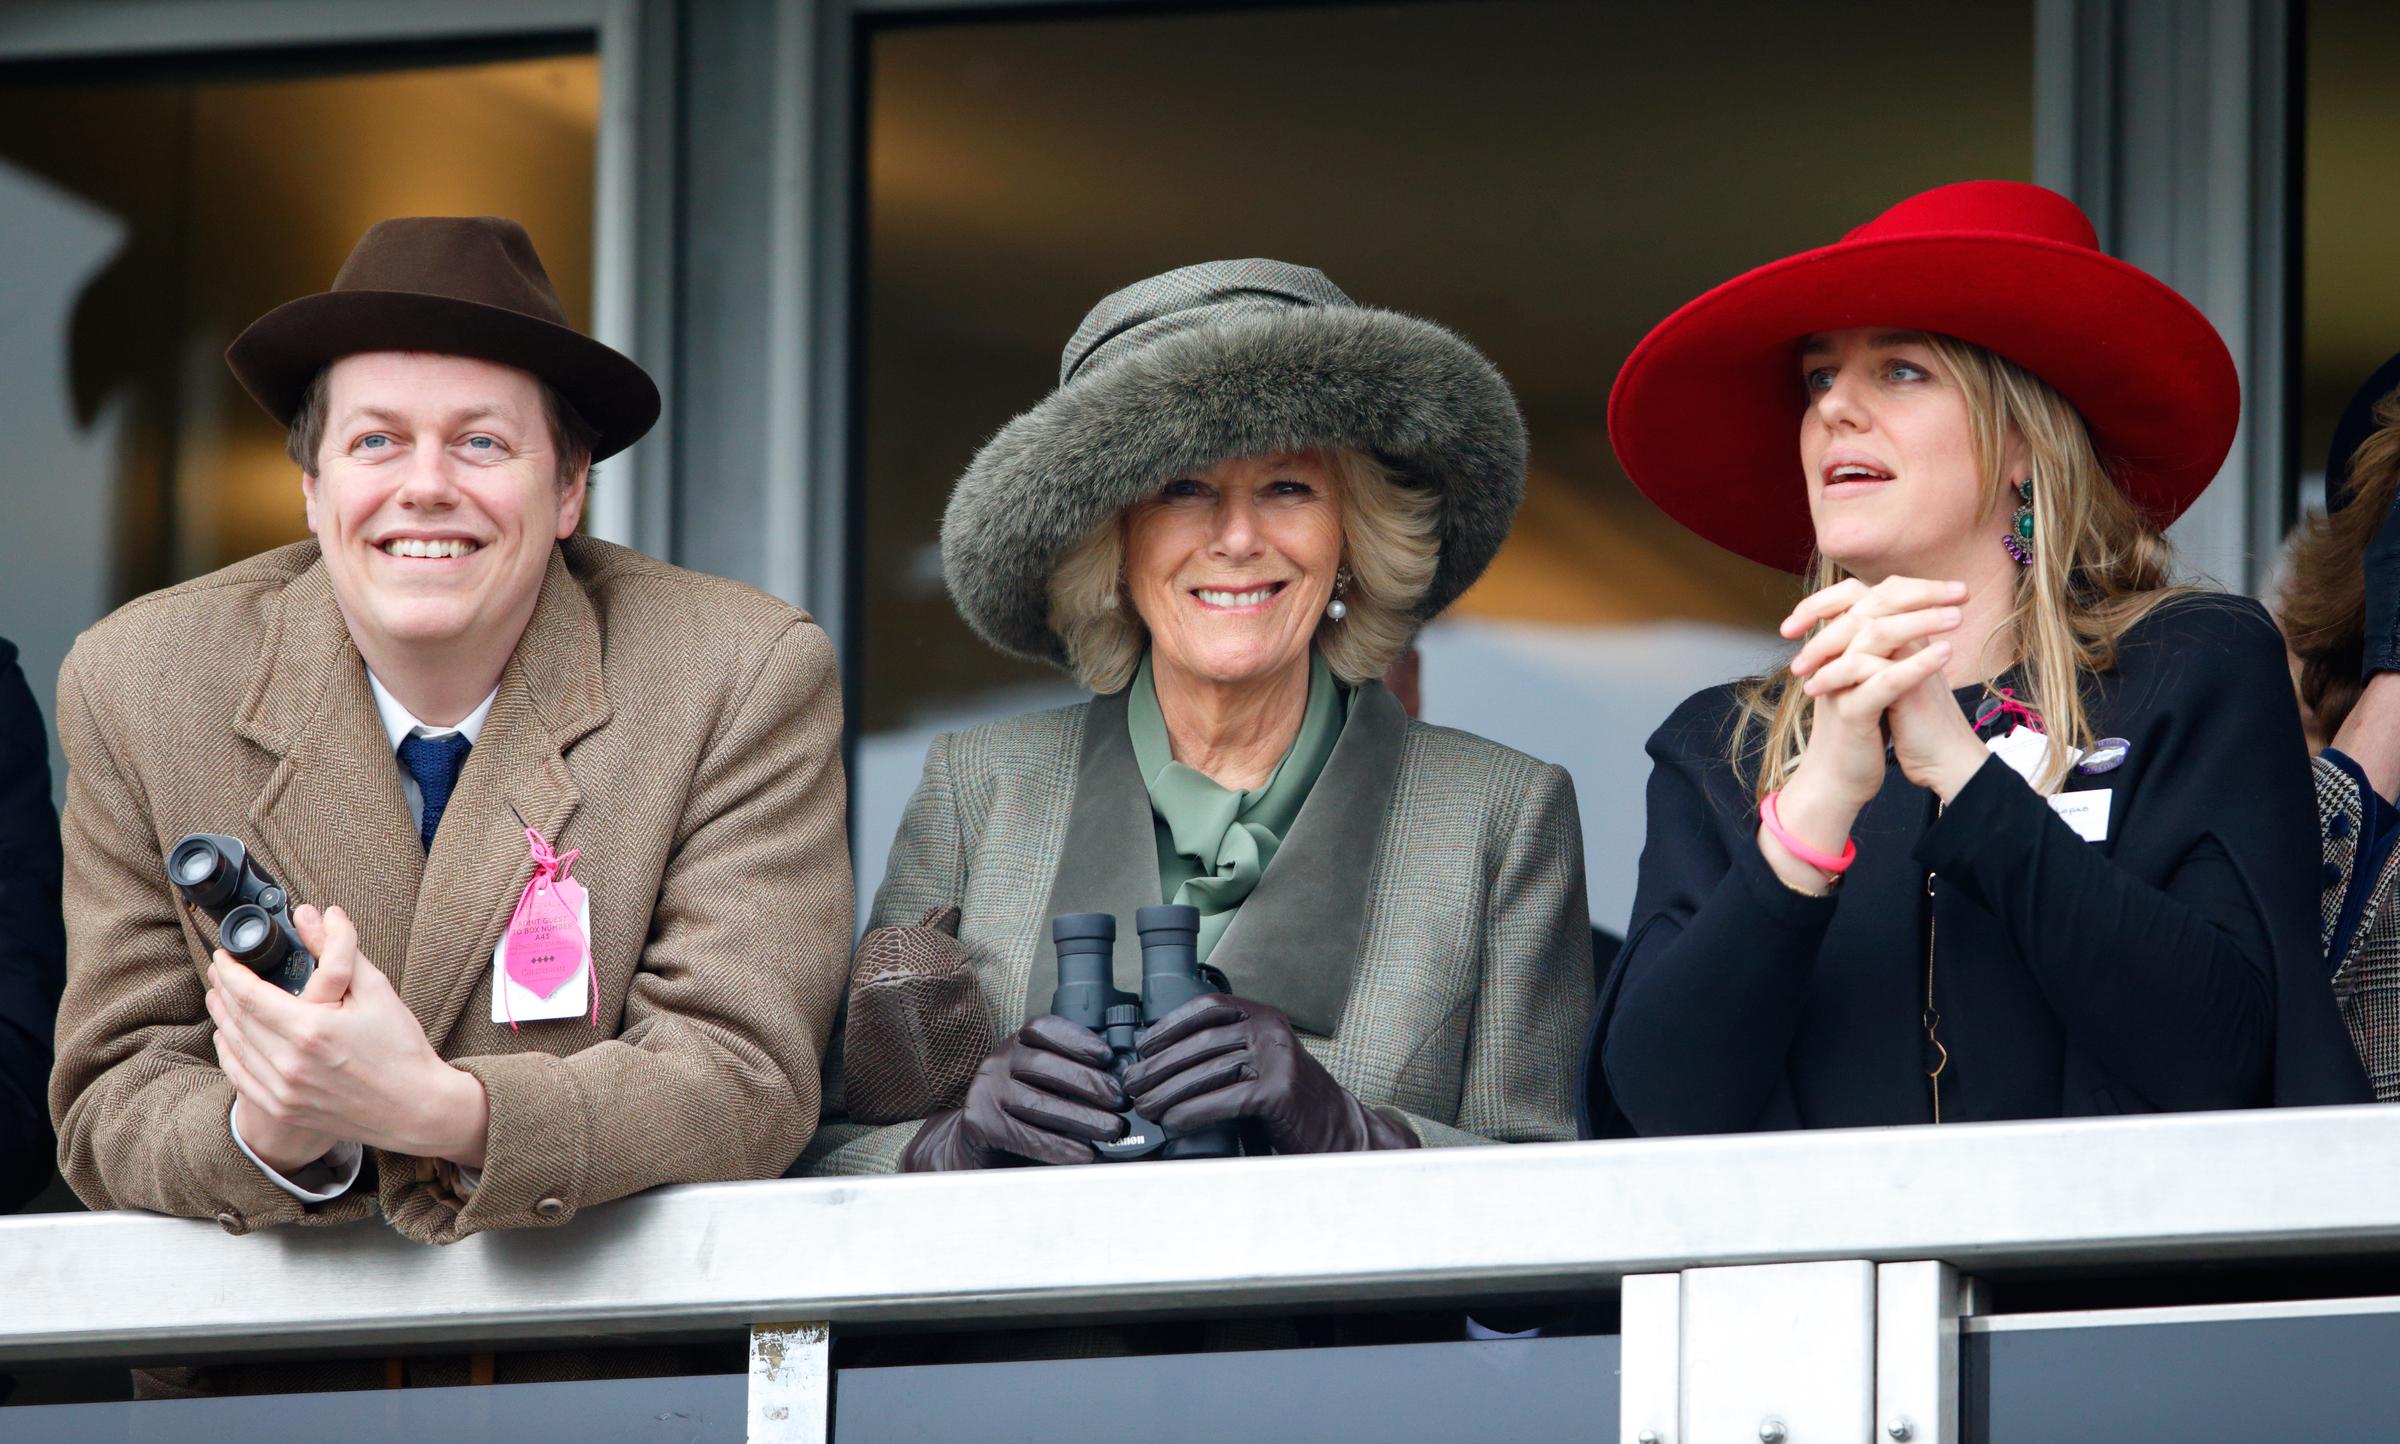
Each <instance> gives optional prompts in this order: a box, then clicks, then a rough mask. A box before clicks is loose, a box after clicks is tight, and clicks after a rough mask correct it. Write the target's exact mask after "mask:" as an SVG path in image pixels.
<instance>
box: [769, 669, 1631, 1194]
mask: <svg viewBox="0 0 2400 1444" xmlns="http://www.w3.org/2000/svg"><path fill="white" fill-rule="evenodd" d="M1158 901H1159V885H1158V855H1157V850H1156V843H1155V840H1154V833H1153V828H1152V822H1151V812H1150V802H1149V795H1148V793H1147V792H1146V790H1145V789H1144V788H1143V786H1142V781H1141V776H1140V773H1139V771H1138V769H1137V768H1136V766H1135V764H1134V761H1133V748H1132V743H1131V740H1130V737H1129V735H1128V733H1127V731H1126V725H1125V697H1124V694H1123V693H1116V694H1113V695H1111V696H1106V697H1100V698H1097V699H1095V700H1093V701H1091V702H1088V703H1085V704H1083V705H1080V706H1075V707H1067V708H1062V709H1059V710H1056V711H1050V712H1037V713H1032V714H1030V715H1027V716H1022V717H1012V718H1009V719H1007V720H1005V721H1000V722H994V723H989V724H986V725H984V726H981V727H976V728H972V729H969V730H966V731H962V732H954V733H948V734H945V735H943V736H941V737H939V738H936V739H935V740H934V743H933V746H932V748H931V750H930V751H929V752H928V753H927V755H926V759H925V774H924V778H923V780H922V781H921V782H919V783H918V785H917V791H916V795H915V796H914V797H912V798H911V799H910V801H909V805H908V810H907V812H906V813H905V814H904V815H903V817H902V818H901V822H900V832H899V836H898V838H897V839H896V840H895V841H894V843H893V845H892V853H891V862H890V866H889V869H888V871H887V872H886V874H885V877H884V883H883V887H882V889H881V890H880V891H879V892H878V893H877V894H876V897H875V908H874V915H873V918H872V919H871V924H870V925H871V926H876V927H881V926H885V925H888V924H894V923H914V922H916V921H918V920H919V919H920V918H922V917H924V916H925V914H926V913H927V912H928V911H929V910H932V909H935V908H941V907H949V906H955V907H958V908H959V909H960V910H961V913H962V920H961V923H960V926H959V937H960V940H961V941H962V942H963V943H964V944H965V946H966V949H967V953H968V956H969V957H970V958H971V959H972V961H973V963H974V966H975V971H976V975H977V979H978V981H979V983H980V984H981V987H982V991H983V995H984V999H985V1004H986V1007H987V1010H988V1011H989V1014H990V1018H989V1022H990V1028H991V1039H992V1042H993V1043H994V1044H995V1045H997V1044H998V1043H999V1041H1000V1040H1001V1039H1002V1038H1004V1037H1006V1036H1007V1034H1008V1033H1009V1032H1011V1031H1013V1030H1014V1029H1015V1028H1016V1027H1017V1026H1018V1025H1019V1024H1021V1023H1022V1022H1023V1021H1024V1020H1025V1019H1026V1018H1027V1017H1028V1016H1030V1015H1032V1014H1034V1013H1038V1012H1042V1011H1046V1010H1047V1008H1048V1006H1049V996H1050V990H1051V988H1052V986H1053V984H1054V983H1055V980H1056V959H1055V957H1054V956H1053V955H1052V954H1051V952H1050V950H1049V947H1048V937H1049V921H1050V919H1051V918H1052V917H1053V916H1054V915H1056V914H1059V913H1063V912H1080V911H1087V910H1088V911H1107V912H1113V913H1116V914H1117V915H1119V916H1120V917H1121V918H1124V919H1126V920H1127V925H1124V926H1121V928H1120V933H1119V939H1118V944H1117V946H1118V953H1117V958H1116V975H1117V986H1119V987H1125V988H1134V987H1138V986H1139V981H1138V980H1139V944H1138V942H1137V941H1136V940H1135V939H1134V937H1133V936H1132V928H1131V927H1130V925H1129V924H1130V918H1131V915H1132V912H1133V910H1134V908H1136V907H1139V906H1146V905H1149V904H1154V903H1156V902H1158ZM1591 936H1592V935H1591V926H1590V922H1589V919H1588V916H1587V909H1586V904H1585V900H1584V883H1583V843H1582V830H1581V826H1580V824H1579V822H1578V819H1577V815H1576V810H1575V789H1574V784H1573V783H1572V782H1571V781H1570V780H1569V779H1568V777H1567V775H1566V773H1565V771H1564V770H1563V769H1561V768H1558V767H1555V766H1551V765H1549V764H1547V763H1543V762H1538V761H1536V760H1534V759H1533V758H1530V757H1527V756H1525V755H1523V754H1522V753H1518V752H1513V751H1511V750H1509V749H1508V748H1505V747H1502V746H1500V745H1499V744H1497V743H1494V742H1488V741H1485V740H1484V739H1482V738H1480V737H1474V736H1470V735H1468V734H1466V733H1463V732H1454V731H1451V730H1449V729H1447V728H1442V727H1432V726H1427V725H1425V724H1423V723H1418V722H1412V721H1410V720H1408V718H1407V716H1406V715H1405V714H1404V713H1403V712H1402V711H1401V708H1400V704H1399V703H1398V701H1396V700H1395V699H1394V698H1393V697H1392V695H1391V693H1389V692H1387V691H1385V690H1384V689H1383V688H1382V687H1381V686H1379V685H1372V684H1371V685H1369V686H1367V687H1365V688H1362V689H1361V690H1360V692H1359V694H1358V696H1357V697H1356V698H1355V700H1354V702H1353V705H1352V707H1351V712H1350V718H1349V721H1348V723H1347V725H1346V726H1345V727H1344V729H1343V732H1342V736H1341V740H1340V741H1339V742H1338V743H1337V744H1336V745H1335V748H1334V753H1333V757H1332V758H1331V760H1330V761H1328V763H1327V764H1326V768H1325V772H1324V774H1323V775H1322V776H1321V777H1320V778H1319V779H1318V780H1317V783H1316V786H1315V788H1314V789H1313V790H1312V791H1311V792H1310V794H1309V798H1308V802H1307V803H1306V805H1305V806H1304V807H1303V808H1302V810H1301V813H1300V816H1299V818H1298V819H1297V820H1296V821H1295V822H1294V823H1293V825H1292V828H1291V832H1290V835H1289V836H1288V837H1286V838H1285V839H1284V842H1283V845H1282V847H1281V848H1280V849H1279V850H1278V851H1277V852H1276V854H1275V859H1274V862H1273V863H1272V865H1271V866H1270V867H1269V868H1268V870H1267V873H1266V876H1265V877H1264V878H1262V879H1261V880H1260V882H1259V885H1258V888H1257V890H1256V891H1255V892H1253V893H1252V894H1251V895H1250V898H1249V900H1248V901H1247V902H1246V903H1245V904H1244V905H1243V907H1242V911H1241V914H1240V916H1239V917H1237V918H1236V919H1235V921H1234V923H1233V926H1232V927H1231V928H1230V929H1228V930H1227V932H1226V934H1225V937H1224V939H1223V941H1222V942H1220V943H1219V944H1218V946H1217V948H1216V951H1215V953H1214V955H1213V957H1212V958H1211V962H1213V963H1214V964H1215V965H1216V966H1218V967H1221V968H1223V969H1224V970H1225V973H1226V975H1227V976H1228V978H1229V979H1230V980H1231V982H1232V985H1233V990H1234V991H1235V992H1236V993H1239V994H1241V995H1243V996H1246V997H1252V998H1256V999H1258V1000H1259V1001H1261V1002H1265V1003H1270V1004H1272V1005H1274V1006H1276V1007H1278V1008H1281V1009H1282V1010H1283V1011H1284V1013H1285V1014H1286V1015H1288V1016H1289V1017H1290V1018H1291V1020H1292V1024H1293V1027H1294V1028H1295V1029H1296V1030H1297V1031H1298V1032H1299V1033H1300V1035H1301V1038H1302V1040H1303V1042H1304V1044H1305V1045H1306V1046H1307V1047H1309V1048H1310V1049H1311V1051H1312V1052H1314V1053H1315V1054H1316V1056H1317V1057H1318V1058H1320V1059H1321V1060H1323V1061H1324V1063H1325V1065H1326V1067H1327V1068H1328V1070H1330V1071H1331V1072H1332V1074H1333V1076H1334V1077H1335V1078H1336V1079H1338V1080H1340V1082H1341V1083H1342V1085H1343V1086H1344V1087H1346V1088H1348V1089H1350V1090H1351V1091H1352V1092H1353V1093H1355V1094H1356V1095H1357V1096H1358V1097H1359V1098H1360V1100H1361V1101H1363V1102H1365V1103H1367V1104H1369V1105H1371V1106H1376V1107H1380V1108H1382V1109H1384V1110H1385V1111H1386V1112H1389V1113H1393V1114H1395V1115H1397V1116H1399V1117H1401V1118H1403V1119H1404V1120H1405V1121H1406V1122H1407V1123H1408V1125H1409V1126H1410V1127H1411V1128H1413V1129H1414V1130H1415V1132H1416V1133H1417V1136H1418V1137H1419V1138H1420V1139H1422V1140H1423V1141H1424V1142H1425V1143H1427V1144H1429V1145H1445V1144H1474V1143H1486V1142H1494V1141H1499V1142H1531V1141H1535V1140H1542V1139H1565V1138H1572V1137H1573V1136H1574V1133H1575V1120H1574V1107H1573V1089H1574V1081H1575V1060H1576V1051H1577V1049H1578V1048H1579V1047H1580V1045H1581V1042H1582V1038H1583V1034H1584V1031H1585V1029H1586V1028H1587V1027H1588V1026H1589V1023H1590V1019H1591V1011H1592V957H1591ZM916 1128H917V1125H916V1124H915V1123H902V1124H896V1125H892V1126H890V1127H885V1128H880V1129H870V1128H867V1127H866V1126H864V1125H860V1124H854V1123H845V1122H842V1121H839V1120H832V1119H829V1120H828V1121H827V1123H826V1125H825V1127H824V1128H823V1129H822V1130H821V1131H820V1133H819V1135H818V1141H817V1143H816V1144H814V1145H813V1146H812V1147H811V1148H810V1151H809V1154H808V1156H807V1158H806V1160H804V1162H805V1166H806V1169H807V1171H809V1172H813V1173H819V1174H849V1173H871V1172H883V1171H888V1170H890V1169H892V1168H894V1167H896V1166H897V1164H898V1160H899V1157H900V1153H901V1150H902V1149H903V1148H905V1147H906V1146H907V1143H908V1140H909V1139H910V1138H911V1137H913V1136H914V1135H915V1132H916Z"/></svg>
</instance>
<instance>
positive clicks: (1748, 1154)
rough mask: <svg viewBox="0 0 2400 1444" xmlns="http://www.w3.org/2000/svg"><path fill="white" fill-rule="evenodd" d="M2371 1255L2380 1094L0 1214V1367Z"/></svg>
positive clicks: (2395, 1186)
mask: <svg viewBox="0 0 2400 1444" xmlns="http://www.w3.org/2000/svg"><path fill="white" fill-rule="evenodd" d="M2377 1253H2389V1254H2391V1255H2393V1256H2395V1257H2400V1110H2396V1109H2384V1108H2376V1107H2363V1108H2338V1109H2307V1110H2292V1111H2285V1112H2279V1113H2264V1112H2255V1113H2218V1114H2184V1115H2176V1116H2167V1117H2150V1118H2138V1119H2110V1120H2080V1121H2067V1122H2042V1123H2001V1124H1973V1125H1960V1126H1945V1127H1942V1128H1894V1129H1862V1130H1849V1131H1839V1132H1826V1133H1815V1134H1805V1135H1803V1134H1767V1135H1748V1136H1739V1137H1724V1138H1693V1139H1666V1140H1645V1141H1639V1142H1627V1143H1581V1144H1552V1145H1538V1146H1522V1147H1510V1148H1477V1149H1458V1150H1423V1151H1412V1152H1406V1153H1389V1154H1370V1155H1356V1156H1340V1157H1320V1158H1279V1159H1252V1160H1240V1161H1230V1162H1217V1163H1198V1162H1195V1163H1174V1164H1155V1165H1144V1166H1132V1167H1095V1168H1082V1169H1025V1170H1017V1171H1012V1172H1007V1173H996V1174H954V1175H933V1176H915V1177H902V1178H874V1179H830V1180H791V1181H779V1182H763V1183H737V1184H708V1185H699V1186H692V1187H682V1188H669V1189H661V1190H658V1191H657V1192H654V1193H651V1194H647V1195H644V1196H641V1197H638V1198H634V1199H629V1200H626V1201H624V1202H621V1203H617V1204H613V1205H609V1206H606V1207H600V1208H594V1209H590V1210H587V1211H585V1212H584V1213H583V1214H582V1215H581V1216H580V1217H578V1218H576V1219H574V1220H573V1221H571V1222H570V1223H568V1224H567V1225H565V1226H563V1227H559V1228H555V1229H543V1230H536V1231H529V1232H519V1233H506V1234H487V1235H482V1236H479V1237H476V1238H471V1239H468V1240H466V1241H464V1242H462V1243H459V1244H455V1245H452V1246H450V1247H447V1248H427V1247H424V1246H421V1245H417V1244H413V1243H410V1242H408V1241H407V1240H405V1239H403V1238H401V1237H400V1236H399V1235H397V1234H395V1233H393V1232H392V1231H391V1230H390V1229H388V1228H384V1227H381V1226H379V1225H375V1224H362V1225H358V1226H353V1227H348V1228H341V1229H331V1230H322V1231H320V1230H315V1229H296V1228H294V1229H281V1230H275V1231H272V1232H268V1233H264V1234H256V1235H251V1236H247V1237H240V1238H236V1237H232V1236H229V1235H227V1234H225V1233H223V1232H221V1231H220V1230H219V1229H218V1228H217V1227H216V1226H215V1225H214V1224H213V1223H207V1222H198V1221H188V1220H177V1219H166V1218H158V1217H153V1216H149V1215H143V1214H132V1213H114V1214H51V1215H32V1216H21V1217H15V1218H7V1219H0V1362H26V1361H35V1360H47V1361H57V1360H65V1359H89V1358H109V1357H113V1358H124V1357H136V1356H139V1357H148V1358H162V1357H175V1358H192V1359H200V1358H211V1357H242V1356H271V1357H290V1356H292V1355H293V1354H295V1353H296V1352H303V1351H307V1352H314V1351H331V1350H342V1349H374V1348H383V1347H389V1346H404V1345H431V1344H440V1343H451V1344H463V1343H470V1342H471V1343H475V1344H478V1345H484V1346H489V1345H492V1344H499V1343H512V1344H534V1343H556V1342H566V1341H579V1340H588V1339H591V1338H593V1337H595V1336H603V1337H610V1338H615V1339H619V1340H627V1341H632V1340H641V1339H656V1338H668V1337H689V1336H691V1335H693V1334H695V1333H701V1332H708V1331H716V1330H738V1329H743V1328H747V1327H749V1326H751V1325H754V1324H758V1323H761V1322H764V1321H771V1320H782V1319H811V1320H823V1321H830V1322H832V1323H833V1324H835V1325H836V1326H840V1325H843V1324H849V1323H863V1322H889V1321H916V1322H942V1323H949V1324H957V1325H969V1324H977V1323H984V1322H993V1321H1003V1320H1005V1321H1008V1322H1011V1323H1026V1322H1037V1321H1043V1322H1046V1321H1067V1320H1106V1319H1111V1318H1128V1317H1134V1316H1141V1317H1160V1316H1169V1315H1179V1314H1180V1315H1202V1314H1227V1313H1234V1312H1240V1311H1243V1310H1246V1309H1251V1308H1268V1307H1272V1308H1289V1307H1291V1306H1293V1305H1298V1304H1308V1305H1343V1304H1364V1303H1375V1302H1384V1303H1399V1302H1407V1303H1414V1304H1425V1303H1434V1302H1440V1301H1455V1302H1459V1303H1465V1302H1468V1301H1472V1300H1475V1299H1478V1298H1484V1299H1489V1298H1494V1297H1501V1296H1507V1297H1524V1296H1528V1295H1537V1294H1543V1293H1549V1292H1558V1291H1579V1292H1587V1293H1589V1292H1601V1293H1605V1292H1607V1291H1610V1290H1612V1289H1614V1288H1615V1286H1616V1285H1617V1283H1618V1281H1619V1280H1621V1279H1623V1278H1624V1277H1625V1276H1627V1275H1629V1274H1642V1273H1662V1272H1669V1271H1675V1270H1681V1269H1685V1268H1694V1267H1703V1266H1709V1265H1724V1264H1743V1263H1761V1262H1778V1261H1801V1260H1817V1259H1869V1260H1924V1259H1933V1260H1941V1261H1944V1262H1947V1263H1951V1264H1955V1265H1958V1266H1959V1267H1960V1268H1962V1269H1964V1270H1967V1271H1969V1272H1977V1271H1984V1270H1989V1269H1994V1268H2003V1267H2005V1268H2009V1269H2011V1270H2016V1271H2027V1270H2033V1271H2038V1270H2040V1269H2042V1268H2045V1267H2051V1266H2061V1265H2076V1266H2089V1265H2093V1264H2101V1263H2106V1264H2134V1263H2152V1262H2158V1261H2165V1260H2175V1259H2199V1258H2211V1259H2226V1258H2245V1257H2247V1258H2279V1259H2292V1258H2299V1257H2306V1256H2312V1255H2313V1256H2319V1257H2325V1256H2332V1255H2340V1256H2344V1257H2356V1256H2361V1255H2371V1254H2377Z"/></svg>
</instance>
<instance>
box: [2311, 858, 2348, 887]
mask: <svg viewBox="0 0 2400 1444" xmlns="http://www.w3.org/2000/svg"><path fill="white" fill-rule="evenodd" d="M2317 876H2318V878H2319V879H2320V880H2321V881H2322V882H2323V883H2324V884H2325V886H2326V887H2327V888H2328V889H2332V888H2337V887H2340V886H2341V885H2342V865H2341V864H2340V863H2338V862H2329V863H2327V864H2325V866H2324V867H2323V868H2321V869H2319V870H2318V873H2317Z"/></svg>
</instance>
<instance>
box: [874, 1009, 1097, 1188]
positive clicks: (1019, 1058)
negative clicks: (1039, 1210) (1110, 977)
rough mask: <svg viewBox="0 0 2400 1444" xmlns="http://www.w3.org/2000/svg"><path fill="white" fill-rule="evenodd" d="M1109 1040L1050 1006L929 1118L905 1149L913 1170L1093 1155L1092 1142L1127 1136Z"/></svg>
mask: <svg viewBox="0 0 2400 1444" xmlns="http://www.w3.org/2000/svg"><path fill="white" fill-rule="evenodd" d="M1108 1063H1109V1051H1108V1044H1107V1043H1105V1042H1103V1041H1101V1038H1100V1035H1099V1034H1097V1033H1094V1032H1093V1031H1092V1030H1091V1029H1089V1028H1084V1027H1080V1026H1078V1025H1076V1024H1074V1023H1070V1022H1068V1021H1067V1020H1066V1019H1064V1018H1060V1017H1055V1016H1053V1015H1051V1014H1048V1013H1045V1014H1043V1015H1042V1016H1041V1017H1038V1018H1036V1019H1034V1020H1033V1021H1032V1022H1029V1023H1027V1024H1026V1025H1025V1026H1024V1027H1022V1028H1019V1029H1018V1030H1017V1032H1016V1036H1015V1037H1013V1038H1010V1039H1009V1040H1008V1041H1007V1042H1005V1043H1003V1044H1001V1045H1000V1046H999V1048H997V1049H996V1050H994V1051H993V1053H992V1054H991V1056H990V1057H988V1058H985V1059H984V1060H983V1062H982V1064H981V1065H980V1066H978V1067H977V1068H976V1070H975V1078H974V1081H973V1082H971V1083H969V1084H968V1085H967V1101H966V1102H965V1103H964V1104H962V1105H961V1106H959V1107H957V1108H953V1109H947V1110H945V1111H943V1112H940V1113H936V1114H934V1115H933V1116H932V1117H930V1118H927V1119H926V1120H925V1126H924V1127H922V1128H920V1129H918V1130H917V1136H916V1137H915V1138H913V1139H911V1140H909V1145H908V1149H907V1151H906V1152H904V1153H902V1154H901V1155H900V1167H901V1170H902V1171H903V1172H907V1173H930V1172H935V1171H939V1170H943V1169H952V1168H1006V1167H1011V1166H1014V1165H1016V1164H1021V1163H1091V1162H1093V1161H1094V1160H1095V1159H1096V1158H1097V1157H1098V1155H1097V1154H1095V1153H1093V1152H1092V1144H1094V1143H1111V1142H1114V1141H1116V1140H1117V1139H1118V1138H1121V1137H1123V1136H1124V1133H1125V1120H1124V1119H1122V1118H1119V1117H1118V1116H1117V1115H1116V1114H1115V1113H1114V1112H1112V1111H1111V1110H1113V1109H1119V1108H1123V1107H1124V1106H1125V1091H1124V1090H1123V1089H1122V1088H1120V1087H1118V1086H1117V1080H1116V1079H1115V1078H1112V1077H1110V1076H1109V1072H1108Z"/></svg>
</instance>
